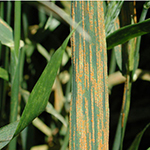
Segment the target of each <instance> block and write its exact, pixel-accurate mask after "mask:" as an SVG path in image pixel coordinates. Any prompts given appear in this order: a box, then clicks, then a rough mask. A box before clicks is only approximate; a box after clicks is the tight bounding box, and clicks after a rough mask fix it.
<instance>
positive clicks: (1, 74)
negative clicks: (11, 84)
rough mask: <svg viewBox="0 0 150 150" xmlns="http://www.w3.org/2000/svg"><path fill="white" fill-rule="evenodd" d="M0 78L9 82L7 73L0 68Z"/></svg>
mask: <svg viewBox="0 0 150 150" xmlns="http://www.w3.org/2000/svg"><path fill="white" fill-rule="evenodd" d="M0 78H2V79H4V80H6V81H8V80H9V76H8V72H7V71H6V70H5V69H3V68H1V67H0Z"/></svg>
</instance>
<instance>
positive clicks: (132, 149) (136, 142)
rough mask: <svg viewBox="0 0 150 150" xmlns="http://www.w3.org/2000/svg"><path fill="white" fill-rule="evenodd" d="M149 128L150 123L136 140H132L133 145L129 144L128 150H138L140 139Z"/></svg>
mask: <svg viewBox="0 0 150 150" xmlns="http://www.w3.org/2000/svg"><path fill="white" fill-rule="evenodd" d="M149 126H150V123H149V124H147V125H146V127H145V128H144V129H143V130H142V131H141V132H140V133H139V134H138V135H137V136H136V138H135V139H134V141H133V143H132V144H131V146H130V148H129V149H128V150H138V148H139V145H140V142H141V138H142V136H143V134H144V132H145V131H146V129H147V128H148V127H149ZM148 150H149V149H148Z"/></svg>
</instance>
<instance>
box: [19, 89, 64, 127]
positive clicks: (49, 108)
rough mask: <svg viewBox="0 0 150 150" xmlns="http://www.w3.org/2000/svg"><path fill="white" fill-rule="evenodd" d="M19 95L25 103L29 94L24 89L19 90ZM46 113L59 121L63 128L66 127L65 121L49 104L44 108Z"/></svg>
mask: <svg viewBox="0 0 150 150" xmlns="http://www.w3.org/2000/svg"><path fill="white" fill-rule="evenodd" d="M20 93H21V95H22V97H23V98H24V100H25V102H26V103H27V101H28V98H29V95H30V92H28V91H26V90H24V89H20ZM46 112H48V113H49V114H51V115H53V116H55V117H56V118H57V119H59V120H60V121H61V122H62V123H63V124H64V126H67V123H66V121H65V119H64V118H63V116H62V115H61V114H59V113H58V112H57V111H56V110H55V108H54V107H53V106H52V104H51V103H49V102H48V103H47V106H46Z"/></svg>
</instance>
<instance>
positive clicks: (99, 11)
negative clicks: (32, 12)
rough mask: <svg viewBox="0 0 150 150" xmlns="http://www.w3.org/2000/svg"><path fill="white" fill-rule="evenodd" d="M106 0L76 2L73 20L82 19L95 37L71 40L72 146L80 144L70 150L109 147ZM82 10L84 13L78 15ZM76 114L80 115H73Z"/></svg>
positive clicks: (77, 36) (84, 27) (73, 38)
mask: <svg viewBox="0 0 150 150" xmlns="http://www.w3.org/2000/svg"><path fill="white" fill-rule="evenodd" d="M102 3H103V2H100V1H99V2H95V1H94V2H93V1H87V2H85V1H80V2H72V4H73V5H72V11H73V12H72V15H73V19H74V20H75V21H76V22H78V21H80V19H82V20H83V21H82V25H81V26H82V27H83V29H85V30H86V31H87V32H88V33H89V34H90V36H91V35H92V36H93V37H92V41H91V42H90V43H89V42H87V41H85V38H82V37H81V35H78V33H77V32H75V33H74V35H73V37H72V39H71V40H72V65H73V69H74V72H75V75H74V77H75V79H73V80H75V82H73V83H74V84H75V85H73V92H75V94H73V95H74V97H73V98H72V102H71V108H70V128H71V129H70V145H72V143H73V144H74V145H76V146H77V147H76V148H75V146H73V147H70V149H85V150H92V149H99V150H101V149H105V150H107V149H108V135H109V108H108V90H107V81H106V80H107V54H106V41H105V31H104V16H103V8H102V7H103V4H102ZM77 7H78V8H77ZM79 11H80V14H81V16H77V15H78V12H79ZM76 16H77V17H76ZM85 17H86V19H85ZM77 18H78V20H76V19H77ZM105 82H106V83H105ZM104 98H105V99H104ZM73 103H74V104H73ZM72 106H75V108H74V107H72ZM104 110H105V111H104ZM106 111H107V112H106ZM73 113H75V114H76V115H74V117H76V118H72V116H73V115H72V114H73ZM73 126H76V128H75V129H74V128H73ZM72 130H73V131H72ZM74 136H75V137H74ZM75 143H76V144H75Z"/></svg>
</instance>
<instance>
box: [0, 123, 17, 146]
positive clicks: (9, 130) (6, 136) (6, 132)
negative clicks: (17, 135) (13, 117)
mask: <svg viewBox="0 0 150 150" xmlns="http://www.w3.org/2000/svg"><path fill="white" fill-rule="evenodd" d="M18 123H19V122H18V121H16V122H13V123H10V124H8V125H6V126H4V127H2V128H0V149H2V148H3V147H4V146H6V145H7V144H8V143H9V142H10V140H11V139H12V138H13V136H14V132H15V130H16V128H17V126H18Z"/></svg>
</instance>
